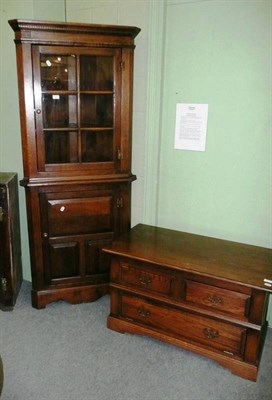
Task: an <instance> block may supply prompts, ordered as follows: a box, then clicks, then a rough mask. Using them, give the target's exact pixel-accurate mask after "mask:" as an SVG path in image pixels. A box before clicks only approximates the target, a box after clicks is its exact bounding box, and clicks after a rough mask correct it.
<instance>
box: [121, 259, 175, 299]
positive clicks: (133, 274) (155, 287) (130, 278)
mask: <svg viewBox="0 0 272 400" xmlns="http://www.w3.org/2000/svg"><path fill="white" fill-rule="evenodd" d="M171 281H172V276H171V275H168V274H165V273H162V272H159V273H158V272H157V271H153V270H151V269H150V270H149V269H146V268H140V267H137V266H134V265H130V264H128V263H123V262H121V282H122V283H125V284H127V285H133V286H137V287H141V288H143V289H147V290H148V291H154V292H157V293H161V294H166V295H170V291H171Z"/></svg>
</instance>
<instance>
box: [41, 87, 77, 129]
mask: <svg viewBox="0 0 272 400" xmlns="http://www.w3.org/2000/svg"><path fill="white" fill-rule="evenodd" d="M76 100H77V98H76V96H75V95H69V96H68V95H67V96H66V95H59V94H53V95H52V94H43V96H42V103H43V126H44V128H68V127H69V128H76V127H77V101H76Z"/></svg>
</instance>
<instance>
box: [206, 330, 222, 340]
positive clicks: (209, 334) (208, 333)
mask: <svg viewBox="0 0 272 400" xmlns="http://www.w3.org/2000/svg"><path fill="white" fill-rule="evenodd" d="M203 333H204V335H205V336H206V337H207V338H208V339H216V338H218V337H219V332H218V331H216V330H214V329H211V328H204V329H203Z"/></svg>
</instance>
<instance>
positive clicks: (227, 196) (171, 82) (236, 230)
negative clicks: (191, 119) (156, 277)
mask: <svg viewBox="0 0 272 400" xmlns="http://www.w3.org/2000/svg"><path fill="white" fill-rule="evenodd" d="M270 34H271V2H268V1H266V0H265V1H261V0H258V1H253V0H252V1H250V2H245V1H239V0H237V1H235V2H230V1H228V0H227V1H205V2H197V3H196V2H193V3H181V4H177V1H175V5H169V6H168V7H167V22H166V50H165V74H164V92H163V99H164V102H163V108H162V109H163V124H162V140H161V154H160V177H159V206H158V217H157V218H158V219H157V220H158V224H160V225H163V226H169V227H174V228H179V229H182V230H186V231H192V232H197V233H203V234H207V235H211V236H216V237H222V238H226V239H233V240H237V241H242V242H245V243H253V244H257V245H262V246H267V247H272V230H271V228H272V213H271V210H272V207H271V204H272V203H271V202H272V198H271V181H272V170H271V162H272V158H271V155H272V147H271V146H272V142H271V140H272V137H271V64H270V61H271V36H270ZM176 103H208V104H209V118H208V130H207V144H206V151H205V152H193V151H182V150H174V145H173V144H174V124H175V106H176Z"/></svg>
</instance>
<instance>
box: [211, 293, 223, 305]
mask: <svg viewBox="0 0 272 400" xmlns="http://www.w3.org/2000/svg"><path fill="white" fill-rule="evenodd" d="M208 300H209V302H210V303H212V305H213V306H218V305H220V304H223V302H224V300H223V298H222V297H219V296H215V295H213V296H209V297H208Z"/></svg>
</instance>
